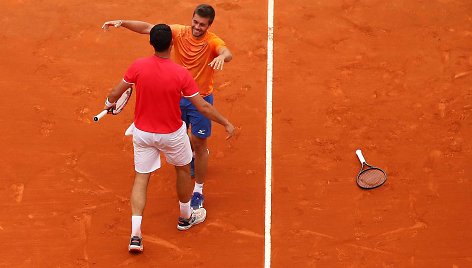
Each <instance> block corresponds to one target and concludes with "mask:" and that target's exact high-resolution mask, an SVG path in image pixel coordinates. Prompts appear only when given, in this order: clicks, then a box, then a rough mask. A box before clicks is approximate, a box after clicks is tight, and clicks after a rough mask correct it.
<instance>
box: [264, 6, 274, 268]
mask: <svg viewBox="0 0 472 268" xmlns="http://www.w3.org/2000/svg"><path fill="white" fill-rule="evenodd" d="M268 2H269V4H268V13H267V105H266V178H265V231H264V234H265V235H264V268H270V261H271V236H270V230H271V218H272V83H273V65H274V0H269V1H268Z"/></svg>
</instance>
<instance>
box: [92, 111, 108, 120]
mask: <svg viewBox="0 0 472 268" xmlns="http://www.w3.org/2000/svg"><path fill="white" fill-rule="evenodd" d="M107 113H108V110H103V111H101V112H100V113H99V114H97V115H96V116H94V117H93V121H95V122H98V120H100V119H102V117H104V116H105V115H106V114H107Z"/></svg>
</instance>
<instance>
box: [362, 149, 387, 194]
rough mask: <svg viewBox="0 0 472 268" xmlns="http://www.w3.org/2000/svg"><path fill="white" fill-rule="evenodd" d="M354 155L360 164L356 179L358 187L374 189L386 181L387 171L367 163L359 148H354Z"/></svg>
mask: <svg viewBox="0 0 472 268" xmlns="http://www.w3.org/2000/svg"><path fill="white" fill-rule="evenodd" d="M356 155H357V157H358V158H359V161H360V162H361V165H362V166H361V170H360V171H359V174H358V175H357V179H356V182H357V185H358V186H359V187H361V188H362V189H374V188H377V187H379V186H381V185H382V184H384V183H385V182H386V181H387V173H385V171H383V170H382V169H380V168H378V167H374V166H371V165H369V164H368V163H367V162H366V161H365V158H364V155H362V151H361V150H356Z"/></svg>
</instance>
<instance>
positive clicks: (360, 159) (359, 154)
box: [356, 149, 365, 164]
mask: <svg viewBox="0 0 472 268" xmlns="http://www.w3.org/2000/svg"><path fill="white" fill-rule="evenodd" d="M356 155H357V158H359V161H361V163H362V164H364V163H365V158H364V156H363V155H362V151H361V150H359V149H357V150H356Z"/></svg>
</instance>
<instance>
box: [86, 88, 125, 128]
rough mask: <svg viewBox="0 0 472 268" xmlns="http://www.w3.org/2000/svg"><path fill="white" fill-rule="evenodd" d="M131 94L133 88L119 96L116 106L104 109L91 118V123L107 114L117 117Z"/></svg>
mask: <svg viewBox="0 0 472 268" xmlns="http://www.w3.org/2000/svg"><path fill="white" fill-rule="evenodd" d="M132 93H133V88H132V87H130V88H128V89H127V90H125V92H123V94H121V96H120V98H119V99H118V100H117V101H116V105H115V106H113V107H110V108H109V109H105V110H103V111H101V112H100V113H99V114H97V115H96V116H94V117H93V121H95V122H98V120H100V119H102V117H104V116H105V115H107V114H112V115H117V114H119V113H121V111H122V110H123V108H125V106H126V104H127V103H128V100H129V98H130V97H131V94H132Z"/></svg>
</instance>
